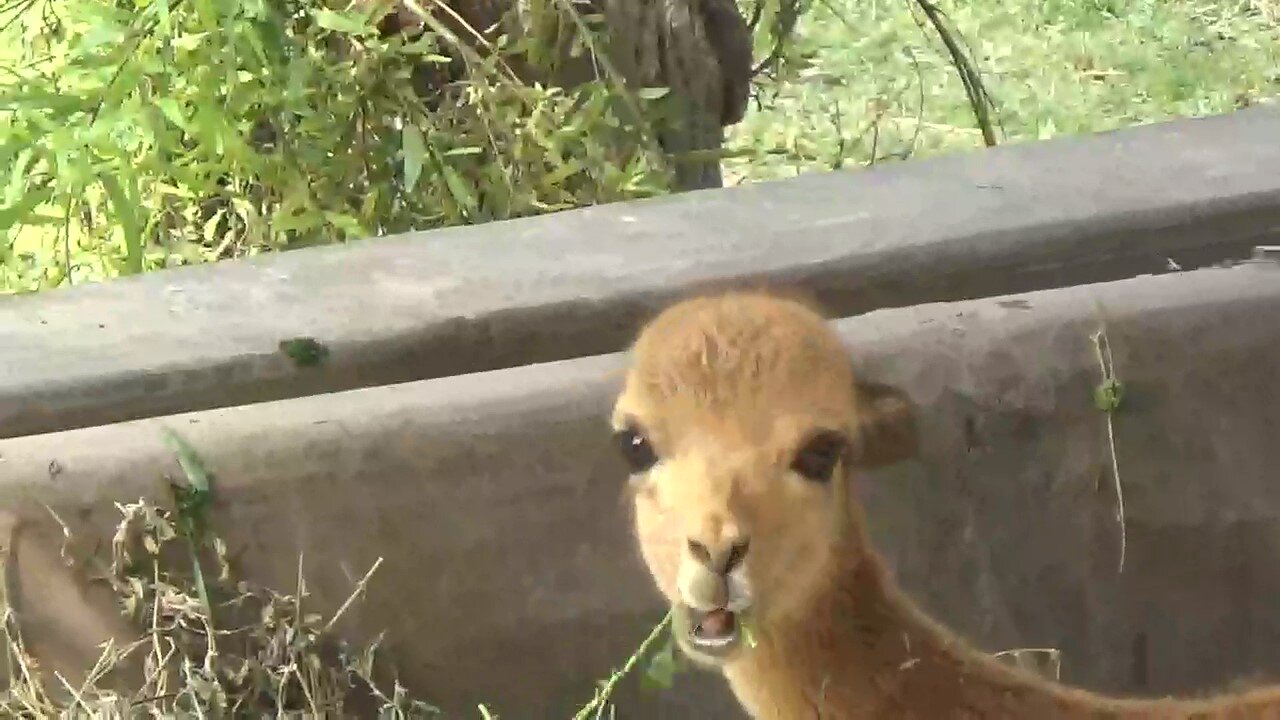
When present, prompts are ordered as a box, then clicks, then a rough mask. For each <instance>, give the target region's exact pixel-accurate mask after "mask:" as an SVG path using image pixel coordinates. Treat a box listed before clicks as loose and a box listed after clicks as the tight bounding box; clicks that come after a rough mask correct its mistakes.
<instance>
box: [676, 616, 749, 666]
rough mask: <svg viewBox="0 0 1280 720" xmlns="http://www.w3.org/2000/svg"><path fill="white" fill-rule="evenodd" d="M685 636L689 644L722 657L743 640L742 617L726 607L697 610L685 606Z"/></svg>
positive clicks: (707, 653) (711, 654)
mask: <svg viewBox="0 0 1280 720" xmlns="http://www.w3.org/2000/svg"><path fill="white" fill-rule="evenodd" d="M682 609H683V611H684V613H683V614H684V616H685V624H686V631H685V636H686V638H687V640H688V644H689V646H690V647H691V648H692V649H693V650H696V651H698V652H699V653H702V654H705V655H708V656H710V657H713V658H715V657H722V656H724V655H726V654H728V653H729V652H730V651H732V650H734V649H735V648H736V647H737V646H738V645H739V641H740V640H742V635H743V627H742V618H741V617H740V615H739V613H736V612H733V611H731V610H726V609H724V608H717V609H715V610H695V609H693V608H691V607H687V606H685V607H684V608H682Z"/></svg>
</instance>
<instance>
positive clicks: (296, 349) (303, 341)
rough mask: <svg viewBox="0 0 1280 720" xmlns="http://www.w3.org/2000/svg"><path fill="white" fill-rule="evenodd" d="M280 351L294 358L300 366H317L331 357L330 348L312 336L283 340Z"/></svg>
mask: <svg viewBox="0 0 1280 720" xmlns="http://www.w3.org/2000/svg"><path fill="white" fill-rule="evenodd" d="M280 352H282V353H284V354H285V355H288V356H289V357H290V358H292V359H293V362H294V363H295V364H296V365H297V366H298V367H315V366H317V365H319V364H320V363H322V362H324V360H325V359H326V358H328V357H329V348H328V347H325V345H324V344H322V343H321V342H320V341H318V340H316V339H315V338H311V337H298V338H292V339H289V340H281V341H280Z"/></svg>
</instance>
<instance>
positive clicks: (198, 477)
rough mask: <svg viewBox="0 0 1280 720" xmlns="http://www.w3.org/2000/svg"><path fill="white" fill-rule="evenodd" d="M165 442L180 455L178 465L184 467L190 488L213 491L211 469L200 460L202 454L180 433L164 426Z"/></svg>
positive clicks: (206, 492)
mask: <svg viewBox="0 0 1280 720" xmlns="http://www.w3.org/2000/svg"><path fill="white" fill-rule="evenodd" d="M162 434H163V435H164V443H165V445H167V446H168V447H169V449H170V450H172V451H173V453H174V455H177V457H178V465H179V466H180V467H181V468H182V472H183V473H185V474H186V476H187V483H188V485H189V486H190V489H191V490H193V491H194V492H196V493H200V494H202V495H208V494H209V493H210V492H212V491H213V482H212V479H211V477H210V475H209V471H208V470H206V469H205V467H204V463H203V462H202V461H201V460H200V456H199V455H197V454H196V450H195V448H194V447H192V446H191V443H189V442H187V441H186V439H185V438H183V437H182V436H181V435H179V434H178V433H176V432H174V431H173V430H170V429H169V428H164V430H163V433H162Z"/></svg>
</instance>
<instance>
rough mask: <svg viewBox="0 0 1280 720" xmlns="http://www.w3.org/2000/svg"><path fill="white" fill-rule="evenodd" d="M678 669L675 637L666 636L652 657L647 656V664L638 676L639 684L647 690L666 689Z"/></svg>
mask: <svg viewBox="0 0 1280 720" xmlns="http://www.w3.org/2000/svg"><path fill="white" fill-rule="evenodd" d="M679 670H680V667H679V664H678V663H677V661H676V643H675V639H673V638H671V637H668V638H667V641H666V642H665V643H663V645H662V647H661V648H660V649H659V650H658V651H657V652H656V653H654V654H653V657H651V658H649V664H648V665H647V666H646V667H645V671H644V674H643V675H641V676H640V683H641V686H642V687H644V688H646V689H649V690H666V689H668V688H670V687H671V685H672V684H673V683H674V682H675V677H676V673H677V672H679Z"/></svg>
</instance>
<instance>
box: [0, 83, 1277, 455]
mask: <svg viewBox="0 0 1280 720" xmlns="http://www.w3.org/2000/svg"><path fill="white" fill-rule="evenodd" d="M1277 137H1280V110H1278V109H1275V108H1267V107H1260V108H1255V109H1250V110H1246V111H1241V112H1238V113H1233V114H1231V115H1225V116H1221V117H1213V118H1206V119H1200V120H1184V121H1177V122H1171V123H1165V124H1160V125H1152V126H1147V127H1141V128H1134V129H1130V130H1123V131H1118V132H1114V133H1107V134H1102V135H1097V136H1093V137H1088V138H1078V139H1076V138H1073V139H1066V140H1060V141H1052V142H1043V143H1031V144H1025V145H1020V146H1009V147H1002V148H997V149H995V150H991V151H984V152H981V153H967V154H962V155H955V156H951V157H944V158H937V159H932V160H927V161H913V162H907V163H895V164H885V165H882V166H878V167H876V168H874V169H871V170H867V171H861V170H859V171H853V172H841V173H828V174H817V175H810V176H805V177H801V178H796V179H792V180H787V181H783V182H777V183H764V184H759V185H753V186H749V187H742V188H732V189H723V190H709V191H701V192H695V193H687V194H682V195H679V196H673V197H667V198H663V199H659V200H654V201H650V202H640V203H626V204H618V205H609V206H601V207H595V208H589V209H584V210H578V211H573V212H565V213H559V214H556V215H553V216H544V217H538V218H528V219H522V220H515V221H510V222H503V223H492V224H486V225H483V226H477V227H467V228H458V229H452V230H446V231H437V232H432V233H426V234H415V235H406V236H401V237H394V238H386V239H380V240H374V241H367V242H362V243H355V244H352V245H350V246H347V247H330V248H316V249H308V250H300V251H295V252H288V253H283V254H278V255H271V256H267V257H260V258H255V259H252V260H247V261H239V262H230V263H219V264H218V265H216V266H206V267H198V268H189V269H182V270H176V271H171V272H165V273H159V274H150V275H146V276H143V277H135V278H129V279H125V280H120V281H116V282H112V283H110V284H107V285H101V286H87V287H80V288H74V289H69V290H63V291H56V292H51V293H43V294H41V295H39V296H38V297H31V298H17V299H13V298H6V299H3V300H0V437H13V436H18V435H24V434H31V433H39V432H49V431H53V430H61V429H67V428H73V427H82V426H87V425H95V424H102V423H108V422H116V421H120V420H127V419H133V418H139V417H147V416H152V415H158V414H165V413H173V412H181V411H189V410H198V409H204V408H212V407H223V406H229V405H236V404H243V403H249V402H257V401H262V400H271V399H280V398H285V397H293V396H299V395H307V394H315V393H322V392H329V391H334V390H343V389H350V388H357V387H367V386H372V385H380V384H386V383H391V382H402V381H408V380H416V379H422V378H428V377H439V376H445V375H452V374H459V373H465V372H475V371H480V370H487V369H493V368H501V367H512V366H517V365H523V364H526V363H531V362H543V361H548V360H556V359H562V358H567V357H575V356H582V355H589V354H594V353H604V352H612V351H616V350H619V349H621V348H622V347H623V345H624V344H625V342H626V340H627V339H628V338H629V337H630V335H631V333H632V331H633V330H634V329H635V326H636V324H637V321H638V319H639V318H641V317H642V316H643V315H645V314H646V313H648V312H649V311H650V310H651V309H652V308H654V307H655V306H656V304H658V303H661V302H665V301H666V300H668V299H670V298H671V297H672V296H673V295H676V294H679V293H683V292H686V291H688V290H689V289H690V288H693V287H699V286H703V285H706V284H708V283H718V282H722V281H728V280H735V281H737V280H742V279H744V278H759V279H769V280H773V281H778V282H784V283H787V284H791V285H798V286H803V287H807V288H810V289H812V290H813V291H815V292H816V293H817V294H818V296H819V297H820V299H822V300H823V302H824V303H826V304H827V305H828V306H829V307H830V308H831V309H832V310H833V311H834V312H837V313H839V314H841V315H853V314H857V313H861V312H865V311H868V310H872V309H876V308H881V307H893V306H906V305H912V304H916V303H921V302H931V301H941V300H955V299H964V298H972V297H981V296H989V295H994V294H1001V293H1013V292H1024V291H1029V290H1035V289H1042V288H1049V287H1058V286H1065V285H1071V284H1077V283H1082V282H1096V281H1103V280H1113V279H1120V278H1124V277H1130V276H1132V275H1134V274H1138V273H1161V272H1165V271H1167V270H1168V269H1169V268H1170V262H1171V261H1173V262H1176V263H1177V264H1180V265H1182V266H1184V267H1187V268H1191V267H1195V266H1198V265H1202V264H1205V263H1210V262H1215V261H1218V260H1221V259H1224V258H1239V257H1243V256H1245V255H1247V253H1248V250H1249V248H1251V247H1252V246H1253V245H1256V244H1264V243H1267V242H1276V241H1277V238H1280V173H1278V172H1277V171H1276V168H1277V167H1280V143H1276V142H1275V138H1277ZM298 336H309V337H314V338H316V339H318V340H320V341H321V342H324V343H327V344H329V345H330V346H331V350H332V354H331V356H330V358H329V361H328V363H327V364H326V365H325V366H324V367H322V368H302V369H300V368H297V367H295V366H294V365H293V364H292V363H291V362H290V361H289V360H288V359H287V358H286V357H284V356H283V355H282V354H281V353H280V352H279V350H278V344H279V343H280V342H281V341H282V340H287V339H289V338H294V337H298Z"/></svg>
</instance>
